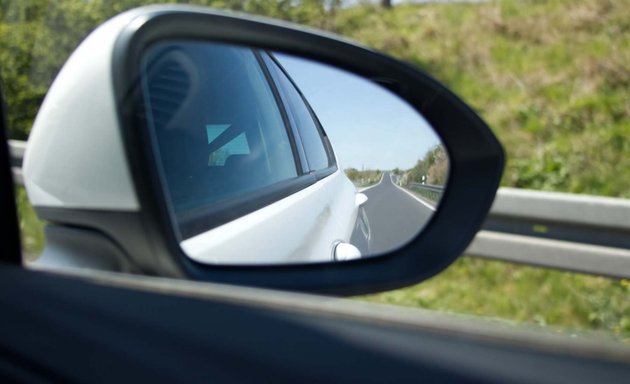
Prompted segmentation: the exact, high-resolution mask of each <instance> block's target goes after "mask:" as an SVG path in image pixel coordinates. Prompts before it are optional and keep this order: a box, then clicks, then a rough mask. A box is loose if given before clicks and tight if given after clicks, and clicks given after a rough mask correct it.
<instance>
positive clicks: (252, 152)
mask: <svg viewBox="0 0 630 384" xmlns="http://www.w3.org/2000/svg"><path fill="white" fill-rule="evenodd" d="M107 28H110V29H111V28H116V26H115V23H111V22H110V25H109V27H107V26H106V28H104V29H107ZM110 35H115V34H110ZM113 43H114V42H113V39H108V37H107V36H106V35H105V34H103V33H101V34H99V33H98V32H97V33H96V34H94V35H92V36H91V37H89V38H88V39H87V40H86V41H85V42H84V43H83V45H82V46H81V47H80V48H79V49H78V50H77V52H75V54H74V55H73V56H72V57H71V59H70V60H69V62H68V63H67V64H66V66H65V67H64V69H63V70H62V72H61V73H60V75H59V77H58V79H57V81H56V82H55V84H54V85H53V86H52V87H51V89H50V91H49V93H48V96H47V98H46V100H45V102H44V105H43V106H42V109H41V110H40V113H39V116H38V118H37V121H36V124H35V126H34V128H33V133H32V135H31V139H30V141H29V147H28V149H27V155H26V158H25V165H24V172H25V181H26V187H27V189H28V192H29V196H30V198H31V201H32V202H33V204H34V205H35V206H37V207H39V208H40V210H39V212H40V214H41V213H42V212H43V213H44V216H45V214H46V212H49V210H46V209H43V210H42V209H41V208H51V209H53V210H54V211H55V215H54V216H55V220H54V221H55V222H58V223H59V222H60V221H61V222H62V223H63V222H64V221H65V220H66V219H67V222H66V224H73V218H74V217H76V215H73V214H70V212H69V211H68V214H67V215H65V214H64V209H66V208H79V210H84V212H83V214H82V215H81V223H80V224H81V225H83V226H88V227H93V228H97V229H102V228H105V226H102V220H103V216H102V215H96V214H95V215H92V216H90V214H89V212H91V211H100V212H102V211H110V212H112V213H116V212H120V211H121V210H122V211H124V210H134V209H139V208H138V202H137V200H138V198H137V196H136V195H133V194H135V190H134V189H133V188H128V186H127V184H128V183H129V182H130V181H129V179H128V177H129V176H128V175H129V167H130V166H131V165H130V164H129V161H127V162H119V161H114V162H112V161H111V159H112V158H114V157H115V156H112V153H108V154H107V161H104V159H103V158H101V157H99V156H98V155H99V153H100V152H99V151H98V150H95V151H93V150H94V145H98V146H99V147H101V148H108V149H109V151H110V152H112V151H113V152H116V153H120V152H124V149H123V142H122V136H124V134H121V132H115V131H117V130H118V128H117V125H116V124H107V123H106V122H111V121H113V120H115V118H116V117H115V116H105V118H102V119H98V118H95V116H93V114H92V112H93V111H94V110H98V111H100V113H103V111H107V110H108V109H109V108H111V106H112V104H113V103H114V101H113V100H115V98H114V95H113V92H112V89H111V86H103V84H101V82H102V81H103V78H105V81H107V80H108V79H107V76H103V75H102V72H101V71H104V70H106V69H104V67H105V65H106V64H108V62H107V63H105V62H98V63H96V64H94V61H95V60H97V61H98V58H99V55H96V57H95V54H94V52H95V51H96V50H100V52H103V50H104V51H105V52H107V51H108V50H109V51H111V50H113V49H114V44H113ZM143 63H144V64H143V69H142V74H141V77H142V78H141V80H140V82H139V89H140V90H139V92H141V94H142V100H143V108H144V110H140V111H136V112H137V113H138V115H140V116H142V119H140V120H141V123H142V124H145V125H146V128H147V129H148V132H149V136H150V138H151V139H150V142H151V143H152V151H153V153H154V154H155V156H154V157H155V159H154V160H155V161H156V163H157V164H156V165H157V166H158V169H159V170H160V176H159V178H160V180H161V185H162V186H163V190H164V194H165V195H166V197H167V201H169V202H170V207H169V211H170V215H171V217H172V218H173V221H174V222H175V223H176V227H177V229H178V231H177V232H178V234H179V239H180V244H181V246H182V248H183V250H184V251H185V253H186V254H187V255H188V256H189V257H190V258H192V259H193V260H195V261H198V262H202V263H220V264H259V263H260V264H269V263H290V262H293V263H300V262H310V261H329V260H331V259H334V260H345V259H351V258H356V257H360V255H361V253H363V254H365V252H366V251H367V250H368V247H369V224H368V223H367V217H366V216H365V214H364V213H363V214H361V208H360V207H361V205H362V204H364V203H365V201H366V197H365V195H363V194H361V193H358V192H357V191H356V189H355V187H354V185H353V184H352V183H351V182H350V180H349V179H348V178H347V177H346V176H345V174H344V172H343V171H342V170H340V169H339V168H338V167H337V163H336V158H335V155H334V152H333V149H332V146H331V144H330V143H329V141H328V138H327V136H326V134H325V132H324V130H323V129H322V127H321V125H320V123H319V121H318V119H317V117H316V116H315V114H314V112H313V111H312V109H311V108H310V106H309V104H308V102H307V101H306V100H305V98H304V97H303V96H302V94H301V92H300V91H299V90H298V88H297V87H296V86H295V84H294V83H293V81H292V80H291V79H290V77H289V76H288V75H287V73H286V72H285V70H284V69H283V68H282V67H281V66H280V65H279V63H278V62H277V61H276V60H275V58H274V57H273V55H272V54H270V53H268V52H265V51H261V50H254V49H249V48H243V47H236V46H229V45H221V44H208V43H203V44H202V43H197V42H168V43H161V44H157V45H154V46H153V47H151V48H150V49H149V50H148V51H147V53H146V54H145V58H144V61H143ZM77 68H80V70H79V72H73V71H76V70H78V69H77ZM88 79H93V82H90V81H89V80H88ZM68 89H70V90H72V94H73V95H89V94H91V92H93V90H94V89H100V90H101V92H100V94H99V97H98V98H83V99H81V98H79V97H75V98H73V99H71V100H70V101H68V94H67V93H66V90H68ZM95 103H96V104H99V103H100V104H101V105H100V106H99V105H96V106H95V105H94V104H95ZM88 104H89V105H88ZM61 116H63V118H60V117H61ZM101 117H103V116H101ZM99 120H100V121H99ZM104 122H105V123H104ZM69 125H72V127H70V128H69V127H68V126H69ZM64 131H65V132H74V133H75V134H76V135H74V136H73V138H72V140H71V141H70V143H71V145H72V147H71V148H70V147H69V142H68V141H65V139H64V138H63V137H64V135H65V133H64ZM59 137H62V138H61V139H59ZM51 138H52V139H51ZM95 139H98V140H100V141H98V142H94V140H95ZM121 158H124V156H122V155H121ZM69 164H75V165H76V164H81V166H79V167H78V171H72V172H70V170H69V169H68V165H69ZM88 170H92V172H88ZM104 175H107V177H108V178H109V179H108V180H107V182H106V184H107V185H103V180H102V177H103V176H104ZM110 188H113V189H114V193H113V194H109V195H108V193H107V191H108V189H110ZM96 189H98V191H96ZM125 194H132V195H133V196H125ZM99 198H100V200H99ZM86 201H89V202H90V203H89V204H84V203H85V202H86ZM117 202H119V203H120V206H117V204H118V203H117ZM72 211H73V212H74V211H76V209H73V210H72ZM110 216H111V215H110ZM43 218H44V219H46V217H43ZM108 220H111V217H110V219H108ZM110 227H111V226H110ZM107 235H110V236H112V237H114V238H116V237H117V235H115V234H107ZM351 237H352V238H353V240H354V241H355V242H356V243H357V246H358V248H361V249H358V248H357V247H355V246H352V245H350V244H349V242H350V239H351ZM131 240H132V239H130V241H131ZM118 241H124V239H122V240H121V239H120V238H119V239H118Z"/></svg>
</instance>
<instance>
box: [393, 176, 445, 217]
mask: <svg viewBox="0 0 630 384" xmlns="http://www.w3.org/2000/svg"><path fill="white" fill-rule="evenodd" d="M392 184H394V186H396V188H398V189H400V190H401V191H403V192H405V193H406V194H408V195H409V196H411V197H413V198H414V199H416V200H417V201H418V202H420V203H421V204H422V205H424V206H425V207H427V208H429V209H430V210H432V211H433V212H435V207H434V206H432V205H429V203H427V202H425V201H424V200H422V199H420V198H419V197H418V196H416V195H414V194H413V193H411V192H409V191H408V190H406V189H405V188H403V187H400V186H398V185H396V183H392Z"/></svg>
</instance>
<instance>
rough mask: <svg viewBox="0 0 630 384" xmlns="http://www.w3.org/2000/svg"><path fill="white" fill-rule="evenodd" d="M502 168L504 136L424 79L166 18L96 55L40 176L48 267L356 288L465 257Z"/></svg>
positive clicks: (42, 149) (75, 79) (31, 161)
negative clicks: (498, 136)
mask: <svg viewBox="0 0 630 384" xmlns="http://www.w3.org/2000/svg"><path fill="white" fill-rule="evenodd" d="M366 164H367V167H366ZM502 167H503V151H502V148H501V146H500V144H499V143H498V142H497V140H496V138H495V137H494V136H493V134H492V133H491V131H490V130H489V128H488V127H487V126H486V124H485V123H484V122H483V121H482V120H481V119H480V118H479V117H478V116H477V115H476V114H475V113H474V112H473V111H472V110H471V109H470V108H469V107H468V106H467V105H466V104H464V103H463V102H462V101H460V100H459V99H458V98H457V97H456V96H455V95H454V94H453V93H452V92H450V91H449V90H448V89H446V88H445V87H444V86H443V85H441V84H440V83H439V82H437V81H436V80H434V79H432V78H431V77H429V76H428V75H426V74H425V73H423V72H421V71H420V70H418V69H416V68H413V67H411V66H409V65H407V64H405V63H402V62H400V61H397V60H395V59H392V58H390V57H387V56H385V55H383V54H381V53H377V52H374V51H371V50H369V49H367V48H364V47H361V46H358V45H356V44H354V43H351V42H348V41H345V40H342V39H340V38H338V37H334V36H330V35H328V34H323V33H319V32H316V31H312V30H305V29H303V28H301V27H300V28H299V27H296V26H293V25H289V24H286V23H279V22H275V21H272V20H267V19H260V18H254V17H250V16H242V15H241V16H238V15H235V14H232V13H229V14H228V13H222V12H218V11H215V10H210V9H206V8H197V7H188V6H151V7H144V8H138V9H136V10H132V11H129V12H126V13H124V14H121V15H119V16H117V17H115V18H114V19H112V20H110V21H108V22H106V23H105V24H103V25H102V26H101V27H99V28H97V29H96V30H95V31H94V32H93V33H92V34H91V35H90V36H88V38H86V40H85V41H84V42H83V43H82V44H81V45H80V46H79V48H77V50H76V51H75V53H74V54H73V55H72V56H71V58H70V59H69V60H68V62H67V63H66V65H65V66H64V68H63V69H62V71H61V72H60V74H59V76H58V78H57V79H56V80H55V82H54V83H53V85H52V87H51V89H50V90H49V93H48V95H47V97H46V99H45V101H44V104H43V105H42V108H41V110H40V112H39V114H38V117H37V119H36V122H35V125H34V128H33V131H32V133H31V138H30V139H29V144H28V148H27V152H26V157H25V160H24V167H23V168H24V178H25V184H26V187H27V190H28V193H29V197H30V199H31V202H32V203H33V205H34V206H35V209H36V211H37V213H38V215H39V216H40V217H41V218H43V219H45V220H48V221H49V222H50V223H51V224H50V226H49V228H48V229H47V234H46V236H47V246H46V249H45V250H44V254H43V255H42V257H41V261H40V263H42V264H48V265H53V266H54V265H60V264H65V265H73V264H76V265H84V266H93V267H97V268H104V269H109V270H118V271H127V272H132V273H143V274H152V275H161V276H170V277H177V278H189V279H200V280H206V281H214V282H222V283H233V284H242V285H253V286H263V287H270V288H279V289H292V290H301V291H311V292H323V293H333V294H355V293H367V292H373V291H378V290H383V289H391V288H395V287H399V286H403V285H408V284H411V283H413V282H416V281H420V280H422V279H426V278H428V277H430V276H432V275H434V274H436V273H438V272H439V271H441V270H442V269H444V268H445V267H446V266H448V265H449V264H450V263H452V262H453V261H454V260H455V259H456V258H457V256H458V255H459V254H460V253H461V252H462V251H463V250H464V249H465V247H466V246H467V245H468V243H469V242H470V241H471V240H472V238H473V236H474V235H475V233H476V231H477V230H478V228H479V227H480V225H481V223H482V221H483V219H484V218H485V215H486V214H487V212H488V210H489V208H490V205H491V203H492V201H493V198H494V193H495V191H496V188H497V186H498V183H499V179H500V176H501V172H502ZM94 248H98V251H96V250H95V251H94V252H90V250H91V249H94ZM95 255H96V256H95ZM61 260H63V261H61Z"/></svg>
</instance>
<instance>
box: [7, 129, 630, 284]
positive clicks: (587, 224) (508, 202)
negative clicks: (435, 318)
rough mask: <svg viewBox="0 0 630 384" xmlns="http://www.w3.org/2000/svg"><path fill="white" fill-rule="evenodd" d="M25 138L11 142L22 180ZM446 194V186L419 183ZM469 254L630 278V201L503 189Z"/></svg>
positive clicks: (16, 172)
mask: <svg viewBox="0 0 630 384" xmlns="http://www.w3.org/2000/svg"><path fill="white" fill-rule="evenodd" d="M25 147H26V145H25V143H24V142H21V141H14V140H10V141H9V149H10V152H11V166H12V169H13V174H14V176H15V180H16V182H17V183H18V184H22V183H23V179H22V172H21V166H22V158H23V156H24V150H25ZM412 187H414V188H417V189H424V190H425V191H431V192H432V193H439V194H441V193H442V191H443V188H442V187H440V186H434V185H430V184H419V183H413V184H412ZM465 254H467V255H469V256H474V257H482V258H487V259H495V260H502V261H508V262H514V263H523V264H530V265H536V266H541V267H548V268H556V269H562V270H569V271H576V272H583V273H589V274H595V275H601V276H610V277H621V278H630V200H625V199H617V198H609V197H599V196H587V195H575V194H568V193H557V192H543V191H533V190H522V189H513V188H500V189H499V191H498V192H497V197H496V199H495V201H494V204H493V206H492V209H491V211H490V214H489V215H488V218H487V219H486V221H485V223H484V225H483V230H481V231H480V232H479V233H478V234H477V236H476V237H475V239H474V241H473V242H472V244H471V245H470V246H469V247H468V249H467V250H466V252H465Z"/></svg>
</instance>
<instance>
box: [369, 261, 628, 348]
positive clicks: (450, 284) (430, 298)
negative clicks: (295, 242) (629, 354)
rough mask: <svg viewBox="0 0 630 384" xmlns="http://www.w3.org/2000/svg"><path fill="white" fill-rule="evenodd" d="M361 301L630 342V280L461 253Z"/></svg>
mask: <svg viewBox="0 0 630 384" xmlns="http://www.w3.org/2000/svg"><path fill="white" fill-rule="evenodd" d="M359 299H361V300H367V301H373V302H380V303H388V304H396V305H403V306H409V307H420V308H427V309H433V310H438V311H443V312H452V313H465V314H471V315H479V316H487V317H495V318H501V319H508V320H511V321H515V322H520V323H529V324H537V325H541V326H547V325H553V326H555V327H560V328H563V329H574V330H578V331H584V330H601V331H605V332H606V333H608V334H613V335H616V337H617V338H618V339H621V340H623V341H625V342H630V282H629V281H628V280H616V279H607V278H603V277H595V276H588V275H581V274H576V273H570V272H561V271H554V270H550V269H543V268H535V267H529V266H520V265H514V264H510V263H504V262H499V261H490V260H483V259H476V258H471V257H462V258H460V259H459V260H457V261H456V262H455V263H454V264H453V265H451V266H450V267H449V268H448V269H447V270H446V271H444V272H442V273H441V274H439V275H437V276H435V277H434V278H432V279H430V280H428V281H425V282H423V283H420V284H418V285H415V286H411V287H408V288H403V289H399V290H395V291H390V292H385V293H381V294H376V295H371V296H362V297H359Z"/></svg>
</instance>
